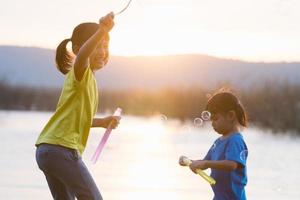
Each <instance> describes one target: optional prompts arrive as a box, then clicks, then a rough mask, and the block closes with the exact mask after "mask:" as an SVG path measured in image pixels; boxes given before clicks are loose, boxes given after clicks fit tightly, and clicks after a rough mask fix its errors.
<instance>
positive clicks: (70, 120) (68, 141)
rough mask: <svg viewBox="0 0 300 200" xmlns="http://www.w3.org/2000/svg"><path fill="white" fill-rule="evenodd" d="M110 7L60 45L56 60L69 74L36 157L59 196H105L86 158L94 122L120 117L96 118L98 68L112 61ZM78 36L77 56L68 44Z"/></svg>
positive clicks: (103, 124) (104, 124) (104, 123)
mask: <svg viewBox="0 0 300 200" xmlns="http://www.w3.org/2000/svg"><path fill="white" fill-rule="evenodd" d="M113 19H114V14H113V13H109V14H107V15H106V16H104V17H102V18H101V19H100V21H99V24H97V23H82V24H79V25H78V26H76V27H75V29H74V30H73V34H72V37H71V38H70V39H65V40H63V41H62V42H61V43H60V44H59V46H58V47H57V49H56V63H57V68H58V69H59V71H60V72H62V73H63V74H65V75H66V78H65V82H64V86H63V89H62V92H61V96H60V98H59V102H58V104H57V108H56V111H55V113H54V114H53V116H52V117H51V118H50V120H49V121H48V123H47V124H46V126H45V127H44V129H43V130H42V132H41V134H40V135H39V137H38V139H37V142H36V146H37V149H36V160H37V164H38V166H39V168H40V169H41V170H42V171H43V173H44V174H45V177H46V179H47V182H48V186H49V188H50V191H51V194H52V196H53V198H54V199H63V200H69V199H72V200H74V199H75V197H76V198H77V199H82V200H83V199H84V200H86V199H89V200H92V199H97V200H99V199H102V197H101V194H100V192H99V190H98V188H97V186H96V184H95V182H94V180H93V178H92V176H91V175H90V173H89V171H88V169H87V167H86V166H85V164H84V163H83V161H82V159H81V155H82V153H83V151H84V149H85V146H86V142H87V139H88V136H89V130H90V128H91V127H103V128H107V127H108V126H109V124H110V126H111V127H112V128H116V127H117V125H118V119H117V118H115V117H113V116H109V117H106V118H94V115H95V114H96V111H97V107H98V89H97V82H96V79H95V77H94V73H95V72H96V71H97V70H99V69H101V68H102V67H103V66H105V65H106V63H107V62H108V57H109V52H108V42H109V35H108V33H109V31H110V30H111V29H112V28H113V26H114V21H113ZM69 42H72V51H73V54H75V56H74V57H73V56H72V54H70V53H69V52H68V50H67V48H66V46H67V44H68V43H69Z"/></svg>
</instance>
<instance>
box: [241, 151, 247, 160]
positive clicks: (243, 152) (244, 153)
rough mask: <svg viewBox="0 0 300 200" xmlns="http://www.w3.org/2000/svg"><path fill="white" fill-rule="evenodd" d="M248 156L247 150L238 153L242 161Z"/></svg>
mask: <svg viewBox="0 0 300 200" xmlns="http://www.w3.org/2000/svg"><path fill="white" fill-rule="evenodd" d="M247 157H248V150H243V151H242V152H241V153H240V158H241V160H242V161H246V159H247Z"/></svg>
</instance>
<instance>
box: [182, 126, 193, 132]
mask: <svg viewBox="0 0 300 200" xmlns="http://www.w3.org/2000/svg"><path fill="white" fill-rule="evenodd" d="M191 131H192V128H191V127H190V126H188V125H184V126H182V132H184V133H189V132H191Z"/></svg>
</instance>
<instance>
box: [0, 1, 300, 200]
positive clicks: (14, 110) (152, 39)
mask: <svg viewBox="0 0 300 200" xmlns="http://www.w3.org/2000/svg"><path fill="white" fill-rule="evenodd" d="M127 2H128V1H124V0H118V1H117V0H110V1H105V0H100V1H94V0H91V1H88V2H87V1H85V2H82V1H69V0H63V1H56V0H54V1H49V2H42V1H35V0H28V1H24V2H19V1H15V0H11V1H9V2H6V1H5V2H1V5H2V6H1V8H0V13H1V14H0V16H1V21H0V26H1V37H0V109H1V110H0V132H1V135H2V138H1V140H0V146H1V147H2V154H1V157H0V158H1V159H0V166H1V170H0V176H1V177H2V178H1V180H0V198H1V199H51V195H50V191H49V189H48V187H47V183H46V180H45V178H44V176H43V174H42V172H41V171H39V169H38V167H37V165H36V163H35V147H34V143H35V140H36V139H37V137H38V135H39V133H40V131H41V130H42V128H43V127H44V125H45V124H46V123H47V121H48V120H49V118H50V117H51V114H52V113H53V112H54V110H55V107H56V103H57V101H58V99H59V96H60V92H61V88H62V85H63V80H64V76H63V75H62V74H60V72H59V71H58V70H57V69H56V67H55V62H54V58H55V48H56V46H57V45H58V44H59V43H60V42H61V41H62V40H63V39H65V38H69V37H71V34H72V30H73V28H74V27H75V26H76V25H77V24H79V23H81V22H86V21H93V22H97V21H98V19H99V18H100V17H101V16H103V15H104V14H106V13H107V12H109V11H111V10H113V11H119V10H121V9H122V8H123V7H124V6H125V5H126V4H127ZM299 9H300V3H299V2H298V1H296V0H288V1H282V0H266V1H263V2H262V1H258V0H251V1H250V0H245V1H238V0H228V1H220V0H210V1H208V0H200V1H199V0H197V1H196V0H187V1H179V0H172V1H171V0H165V1H163V2H161V1H157V0H151V1H150V0H136V1H135V0H133V1H132V4H131V5H130V7H129V8H128V10H126V11H125V12H124V13H123V14H122V15H120V16H117V17H116V19H115V24H116V25H115V28H114V29H113V30H112V32H111V44H110V53H111V57H110V61H109V63H108V65H107V66H105V68H103V69H102V70H101V71H99V72H97V74H96V79H97V81H98V87H99V98H100V100H99V109H98V114H97V115H98V116H100V117H101V116H104V115H110V114H111V113H112V112H113V111H114V110H115V108H117V107H121V108H122V109H123V111H124V117H123V119H122V121H121V124H120V126H119V128H118V129H117V130H114V134H113V135H112V136H111V138H110V140H109V141H108V144H107V146H106V147H105V149H104V152H103V154H102V155H101V157H100V160H99V162H98V163H97V164H96V165H92V164H91V162H90V158H91V156H92V153H93V152H94V150H95V148H96V146H97V144H98V142H99V140H100V139H101V137H102V134H103V133H104V130H103V129H92V130H91V133H90V138H89V141H88V145H87V149H86V151H85V153H84V155H83V158H84V160H85V162H86V164H87V166H88V168H89V169H90V171H91V173H92V174H93V177H94V179H95V181H96V183H97V185H98V186H99V188H100V191H101V193H102V195H103V197H104V199H112V200H119V199H124V200H126V199H141V198H142V199H153V198H159V199H176V200H177V199H178V200H183V199H189V200H195V199H212V197H213V194H212V191H211V189H210V186H209V185H208V184H207V183H206V182H204V181H203V180H202V179H201V178H200V177H198V176H196V175H194V174H192V172H191V171H190V170H188V169H187V168H182V167H180V166H179V165H178V164H177V163H178V158H179V156H181V155H186V156H188V157H191V158H192V159H201V158H203V157H204V156H205V154H206V152H207V151H208V149H209V147H210V146H211V145H212V144H213V142H214V140H215V139H216V138H217V137H218V134H217V133H215V132H214V131H213V129H212V128H211V127H210V122H203V123H202V122H201V121H199V118H200V117H201V112H202V111H203V110H204V109H205V106H206V102H207V100H208V98H209V97H210V96H212V95H213V94H214V93H215V92H217V91H219V90H220V89H224V88H225V89H230V90H231V91H233V92H234V93H235V94H236V95H237V96H238V97H239V98H240V99H241V102H242V103H243V104H244V106H245V108H246V110H247V113H248V116H249V121H250V127H249V128H247V129H245V130H243V135H244V137H245V140H246V143H247V144H248V148H249V159H248V176H249V177H248V178H249V182H248V185H247V187H246V192H247V196H248V198H249V199H272V200H273V199H276V200H277V199H278V200H279V199H300V192H299V184H300V175H298V174H299V173H297V169H298V168H299V167H300V154H299V152H300V145H299V144H300V143H299V142H300V139H299V138H300V137H299V135H300V67H299V65H300V51H299V44H300V39H299V37H298V35H299V34H300V28H299V26H296V25H295V24H297V23H298V21H297V20H298V19H299V17H300V14H299V12H297V11H298V10H299ZM207 173H209V170H208V171H207Z"/></svg>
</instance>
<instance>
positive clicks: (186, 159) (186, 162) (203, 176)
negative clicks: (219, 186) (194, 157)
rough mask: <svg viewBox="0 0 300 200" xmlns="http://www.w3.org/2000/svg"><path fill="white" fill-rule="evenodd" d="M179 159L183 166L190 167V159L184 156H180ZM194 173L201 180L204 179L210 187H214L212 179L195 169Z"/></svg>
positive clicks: (214, 182)
mask: <svg viewBox="0 0 300 200" xmlns="http://www.w3.org/2000/svg"><path fill="white" fill-rule="evenodd" d="M180 159H182V161H183V163H184V164H185V166H190V165H191V164H192V161H191V160H190V159H188V158H187V157H185V156H181V157H180ZM196 173H197V174H198V175H200V176H201V177H202V178H204V180H206V181H207V182H208V183H209V184H210V185H215V184H216V181H215V179H213V178H212V177H210V176H208V175H207V174H206V173H205V172H204V171H202V170H201V169H196Z"/></svg>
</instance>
